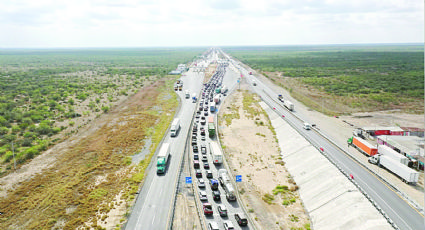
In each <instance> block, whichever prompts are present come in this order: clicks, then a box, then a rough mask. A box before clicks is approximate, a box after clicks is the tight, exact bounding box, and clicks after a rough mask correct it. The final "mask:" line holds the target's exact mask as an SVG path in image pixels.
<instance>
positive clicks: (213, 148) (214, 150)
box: [210, 142, 223, 164]
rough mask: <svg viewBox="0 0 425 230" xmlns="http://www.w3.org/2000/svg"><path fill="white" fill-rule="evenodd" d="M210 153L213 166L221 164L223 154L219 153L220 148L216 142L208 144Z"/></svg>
mask: <svg viewBox="0 0 425 230" xmlns="http://www.w3.org/2000/svg"><path fill="white" fill-rule="evenodd" d="M210 152H211V155H212V159H213V163H214V164H221V163H223V152H221V149H220V146H218V144H217V142H210Z"/></svg>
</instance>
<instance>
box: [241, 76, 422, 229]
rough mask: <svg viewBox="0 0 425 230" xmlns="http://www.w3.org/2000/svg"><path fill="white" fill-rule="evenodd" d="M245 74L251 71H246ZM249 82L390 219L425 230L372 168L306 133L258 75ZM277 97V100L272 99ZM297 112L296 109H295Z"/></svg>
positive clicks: (414, 212)
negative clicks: (255, 83) (321, 149)
mask: <svg viewBox="0 0 425 230" xmlns="http://www.w3.org/2000/svg"><path fill="white" fill-rule="evenodd" d="M243 72H244V73H247V72H248V71H246V70H244V71H243ZM245 76H246V77H247V80H248V82H250V83H251V85H252V80H255V81H256V82H257V86H252V87H253V88H254V90H255V91H256V92H257V93H258V94H259V95H260V96H261V97H262V99H263V100H264V101H266V102H267V103H268V104H269V105H271V106H272V107H275V108H276V109H277V112H278V113H279V114H281V115H284V116H285V118H284V119H285V120H287V121H288V122H289V123H292V124H293V126H294V128H295V129H296V130H297V131H298V132H300V133H302V134H303V135H304V136H306V137H307V138H308V139H309V140H310V141H311V142H312V143H314V144H315V145H316V146H319V147H323V149H324V150H325V153H326V154H328V155H329V157H330V158H331V159H332V160H333V161H334V162H335V163H336V164H337V165H339V166H340V167H341V168H342V169H343V170H344V171H345V172H347V173H351V174H353V175H354V180H355V181H356V182H357V183H358V184H359V185H360V187H361V188H362V189H363V190H364V191H365V192H366V193H367V194H369V196H370V197H371V198H372V199H373V200H374V201H375V202H376V203H377V204H378V205H379V206H380V207H381V208H382V210H384V212H385V213H386V214H387V215H388V216H389V218H390V219H391V220H392V221H393V222H394V223H395V224H396V225H397V226H398V227H399V228H400V229H412V230H413V229H415V230H416V229H418V230H419V229H421V230H422V229H424V217H423V216H422V215H421V214H420V213H419V212H418V211H417V210H416V209H415V208H413V207H412V206H410V205H409V204H408V203H407V202H406V201H405V200H403V199H402V198H401V197H400V196H399V195H398V194H397V192H396V191H394V190H393V189H391V188H390V186H388V185H387V184H386V183H385V182H383V181H381V180H380V179H379V178H377V177H376V176H375V175H374V174H372V173H370V172H369V170H368V169H366V168H364V167H363V166H361V165H359V164H358V163H357V162H356V161H355V160H353V159H352V158H351V157H349V156H347V155H346V154H345V153H344V152H342V151H341V150H340V149H339V148H337V147H336V146H334V145H333V144H332V143H330V142H328V141H327V140H326V139H325V138H323V137H322V136H321V135H319V134H318V133H317V132H315V131H313V130H310V131H307V130H304V129H303V128H302V121H300V120H298V119H297V118H296V117H295V116H293V115H292V112H289V111H288V110H287V109H286V108H284V107H283V105H282V103H278V102H276V99H277V94H276V93H274V92H273V91H272V90H271V89H270V88H268V87H267V86H266V85H264V84H263V83H262V82H260V81H258V79H256V78H255V77H254V76H250V75H245ZM271 97H273V99H272V98H271ZM295 110H296V108H295Z"/></svg>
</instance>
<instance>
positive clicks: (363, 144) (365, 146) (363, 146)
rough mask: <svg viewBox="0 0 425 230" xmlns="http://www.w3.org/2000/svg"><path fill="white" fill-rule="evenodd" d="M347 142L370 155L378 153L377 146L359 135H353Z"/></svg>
mask: <svg viewBox="0 0 425 230" xmlns="http://www.w3.org/2000/svg"><path fill="white" fill-rule="evenodd" d="M347 143H348V144H349V145H352V146H354V147H355V148H356V149H358V150H359V151H360V152H362V153H363V154H366V155H368V156H373V155H375V154H377V153H378V149H377V148H376V147H375V146H373V145H372V144H370V143H369V142H367V141H365V140H363V139H361V138H358V137H351V138H350V139H348V140H347Z"/></svg>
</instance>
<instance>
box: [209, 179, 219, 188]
mask: <svg viewBox="0 0 425 230" xmlns="http://www.w3.org/2000/svg"><path fill="white" fill-rule="evenodd" d="M210 187H211V190H218V180H216V179H210Z"/></svg>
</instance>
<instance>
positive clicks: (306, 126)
mask: <svg viewBox="0 0 425 230" xmlns="http://www.w3.org/2000/svg"><path fill="white" fill-rule="evenodd" d="M303 128H304V129H305V130H310V129H311V125H310V124H309V123H307V122H305V123H304V125H303Z"/></svg>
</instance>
